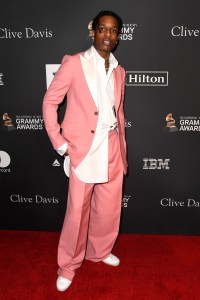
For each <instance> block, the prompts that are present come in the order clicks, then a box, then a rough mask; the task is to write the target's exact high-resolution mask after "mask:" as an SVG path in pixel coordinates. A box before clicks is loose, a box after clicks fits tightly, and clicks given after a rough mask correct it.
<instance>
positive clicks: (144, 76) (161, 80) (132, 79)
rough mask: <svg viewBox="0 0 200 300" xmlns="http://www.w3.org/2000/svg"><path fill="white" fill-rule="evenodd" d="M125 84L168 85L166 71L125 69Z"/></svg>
mask: <svg viewBox="0 0 200 300" xmlns="http://www.w3.org/2000/svg"><path fill="white" fill-rule="evenodd" d="M126 85H127V86H168V72H167V71H127V72H126Z"/></svg>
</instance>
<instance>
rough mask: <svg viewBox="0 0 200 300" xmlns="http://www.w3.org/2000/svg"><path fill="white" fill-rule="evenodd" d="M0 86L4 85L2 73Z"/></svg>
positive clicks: (1, 74) (0, 74)
mask: <svg viewBox="0 0 200 300" xmlns="http://www.w3.org/2000/svg"><path fill="white" fill-rule="evenodd" d="M0 85H4V83H3V73H0Z"/></svg>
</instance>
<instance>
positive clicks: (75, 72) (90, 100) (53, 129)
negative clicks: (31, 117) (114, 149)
mask: <svg viewBox="0 0 200 300" xmlns="http://www.w3.org/2000/svg"><path fill="white" fill-rule="evenodd" d="M94 79H95V69H94V63H93V58H91V57H90V49H89V50H88V51H86V52H81V53H77V54H75V55H72V56H69V55H65V56H64V58H63V60H62V63H61V65H60V68H59V69H58V71H57V72H56V75H55V77H54V79H53V81H52V82H51V84H50V86H49V88H48V90H47V92H46V94H45V96H44V100H43V118H44V123H45V127H46V130H47V133H48V135H49V138H50V140H51V142H52V145H53V147H54V149H58V148H59V147H60V146H62V145H63V144H64V143H65V142H67V145H68V152H69V155H70V160H71V164H72V166H73V167H74V168H76V167H77V166H78V165H79V163H80V162H81V161H82V160H83V159H84V157H85V156H86V154H87V153H88V151H89V149H90V147H91V144H92V141H93V138H94V134H95V130H96V126H97V119H98V108H97V106H96V104H95V93H94V91H95V89H94V85H95V80H94ZM114 84H115V106H116V114H117V121H118V132H119V140H120V149H121V156H122V160H123V165H124V173H125V174H126V172H127V162H126V142H125V122H124V111H123V103H124V87H125V71H124V69H123V68H122V67H121V66H118V67H117V68H116V69H114ZM66 94H67V106H66V112H65V116H64V119H63V121H62V123H61V125H60V124H59V123H58V117H57V109H58V106H59V104H60V103H61V102H62V101H63V99H64V97H65V95H66Z"/></svg>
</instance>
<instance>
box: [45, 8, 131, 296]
mask: <svg viewBox="0 0 200 300" xmlns="http://www.w3.org/2000/svg"><path fill="white" fill-rule="evenodd" d="M121 28H122V20H121V18H120V17H119V16H118V15H117V14H115V13H114V12H111V11H102V12H100V13H99V14H98V15H97V16H96V17H95V18H94V20H93V22H92V31H91V36H92V38H93V46H92V47H91V48H90V49H88V50H87V51H85V52H81V53H78V54H75V55H72V56H69V55H66V56H64V58H63V60H62V63H61V66H60V68H59V69H58V71H57V73H56V75H55V77H54V79H53V81H52V83H51V85H50V87H49V88H48V90H47V92H46V94H45V97H44V101H43V116H44V122H45V126H46V130H47V133H48V135H49V138H50V140H51V142H52V144H53V147H54V149H55V150H56V151H57V152H58V153H59V154H61V155H63V156H64V157H65V161H64V169H65V172H66V173H67V174H68V175H69V189H68V201H67V210H66V216H65V220H64V223H63V228H62V231H61V235H60V241H59V245H58V265H59V269H58V278H57V281H56V286H57V289H58V290H59V291H64V290H66V289H67V288H68V287H69V286H70V284H71V283H72V280H73V278H74V275H75V273H76V271H77V269H78V268H79V267H80V266H81V264H82V262H83V260H84V259H87V260H91V261H93V262H99V261H102V262H103V263H106V264H109V265H111V266H117V265H119V263H120V260H119V259H118V258H117V257H116V256H114V255H113V254H112V253H111V250H112V248H113V246H114V243H115V241H116V238H117V235H118V232H119V222H120V212H121V201H122V183H123V175H124V174H126V172H127V162H126V142H125V122H124V112H123V103H124V87H125V71H124V69H123V68H122V67H121V66H120V65H119V64H118V62H117V60H116V58H115V57H114V55H113V54H112V53H111V52H112V51H113V50H114V48H115V47H116V44H117V43H118V40H119V34H120V31H121ZM65 95H67V108H66V112H65V116H64V119H63V121H62V124H61V125H60V124H59V123H58V121H57V109H58V106H59V104H60V103H61V102H62V101H63V99H64V97H65Z"/></svg>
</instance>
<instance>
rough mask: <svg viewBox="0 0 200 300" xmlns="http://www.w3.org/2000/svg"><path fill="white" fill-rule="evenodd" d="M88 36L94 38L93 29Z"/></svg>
mask: <svg viewBox="0 0 200 300" xmlns="http://www.w3.org/2000/svg"><path fill="white" fill-rule="evenodd" d="M90 36H91V38H92V39H93V40H94V30H92V31H91V33H90Z"/></svg>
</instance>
